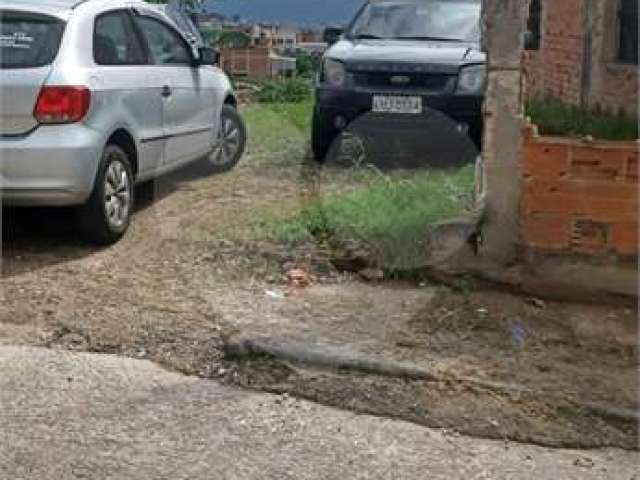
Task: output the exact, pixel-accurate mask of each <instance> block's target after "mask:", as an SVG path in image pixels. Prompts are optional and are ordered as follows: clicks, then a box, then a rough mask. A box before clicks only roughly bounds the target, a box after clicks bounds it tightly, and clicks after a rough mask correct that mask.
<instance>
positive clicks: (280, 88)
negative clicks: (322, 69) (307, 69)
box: [255, 78, 311, 103]
mask: <svg viewBox="0 0 640 480" xmlns="http://www.w3.org/2000/svg"><path fill="white" fill-rule="evenodd" d="M259 87H260V88H259V90H258V92H257V93H256V96H255V99H256V101H258V102H260V103H298V102H304V101H305V100H308V99H309V98H310V97H311V82H310V81H309V80H306V79H303V78H290V79H285V80H265V81H263V82H261V83H260V85H259Z"/></svg>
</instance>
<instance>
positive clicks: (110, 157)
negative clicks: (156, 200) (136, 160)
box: [78, 145, 134, 245]
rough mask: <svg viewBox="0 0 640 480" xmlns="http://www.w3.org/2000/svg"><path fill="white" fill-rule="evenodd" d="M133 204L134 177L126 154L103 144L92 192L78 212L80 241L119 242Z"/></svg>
mask: <svg viewBox="0 0 640 480" xmlns="http://www.w3.org/2000/svg"><path fill="white" fill-rule="evenodd" d="M133 205H134V177H133V172H132V169H131V161H130V159H129V156H128V155H127V153H126V152H125V151H124V150H123V149H122V148H120V147H119V146H117V145H107V147H106V148H105V149H104V152H103V154H102V159H101V161H100V166H99V167H98V173H97V175H96V180H95V184H94V187H93V192H92V193H91V196H90V197H89V200H87V202H86V203H85V204H84V205H82V206H81V207H80V208H79V209H78V226H79V228H80V231H81V232H82V234H83V236H84V238H85V239H86V240H87V241H89V242H90V243H93V244H97V245H111V244H114V243H116V242H117V241H119V240H120V239H121V238H122V237H123V236H124V234H125V233H126V231H127V230H128V228H129V224H130V222H131V215H132V212H133Z"/></svg>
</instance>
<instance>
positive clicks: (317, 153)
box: [311, 107, 338, 163]
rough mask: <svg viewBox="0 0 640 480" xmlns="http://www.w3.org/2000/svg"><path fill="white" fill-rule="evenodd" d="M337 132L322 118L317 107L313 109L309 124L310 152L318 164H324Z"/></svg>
mask: <svg viewBox="0 0 640 480" xmlns="http://www.w3.org/2000/svg"><path fill="white" fill-rule="evenodd" d="M337 136H338V132H337V131H336V130H335V129H334V128H333V127H332V126H331V125H329V124H328V122H327V121H326V120H325V119H324V118H323V117H322V114H321V113H320V110H319V109H318V107H316V108H314V109H313V119H312V123H311V151H312V153H313V158H314V160H315V161H316V162H318V163H324V162H325V160H326V158H327V155H328V154H329V152H330V150H331V147H332V145H333V142H334V140H335V139H336V137H337Z"/></svg>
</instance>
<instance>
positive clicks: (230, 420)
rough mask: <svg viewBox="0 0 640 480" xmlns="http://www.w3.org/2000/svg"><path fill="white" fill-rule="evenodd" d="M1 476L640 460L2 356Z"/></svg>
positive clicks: (63, 355) (595, 468)
mask: <svg viewBox="0 0 640 480" xmlns="http://www.w3.org/2000/svg"><path fill="white" fill-rule="evenodd" d="M0 412H1V414H0V478H2V479H5V478H6V479H11V480H21V479H25V480H27V479H28V480H31V479H34V480H35V479H37V480H67V479H81V478H82V479H91V480H100V479H113V480H137V479H140V480H152V479H153V480H155V479H167V480H169V479H170V480H181V479H185V480H186V479H189V480H199V479H203V480H204V479H207V480H218V479H260V480H263V479H278V480H280V479H296V480H302V479H402V480H411V479H421V480H422V479H425V478H429V479H465V480H467V479H529V478H530V479H546V478H562V479H581V480H582V479H624V480H631V479H632V478H636V477H634V475H635V474H636V472H637V467H638V460H639V457H638V454H637V453H635V452H624V451H618V450H603V451H588V452H580V451H567V450H563V451H559V450H551V449H544V448H539V447H534V446H528V445H515V444H509V445H506V444H504V443H503V442H493V441H487V440H480V439H473V438H465V437H460V436H456V435H453V434H451V433H448V432H446V431H440V430H430V429H426V428H422V427H419V426H416V425H413V424H409V423H404V422H399V421H393V420H387V419H381V418H377V417H369V416H358V415H354V414H352V413H349V412H344V411H340V410H335V409H332V408H328V407H323V406H319V405H315V404H312V403H308V402H303V401H297V400H295V399H292V398H288V397H279V396H272V395H267V394H259V393H251V392H247V391H244V390H240V389H235V388H230V387H226V386H222V385H220V384H218V383H215V382H211V381H204V380H198V379H194V378H187V377H183V376H180V375H176V374H173V373H168V372H166V371H164V370H162V369H160V368H159V367H157V366H155V365H154V364H151V363H149V362H146V361H135V360H129V359H123V358H118V357H111V356H98V355H85V354H75V353H67V352H54V351H49V350H43V349H27V348H13V347H11V348H0Z"/></svg>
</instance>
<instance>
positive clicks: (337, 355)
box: [225, 337, 440, 381]
mask: <svg viewBox="0 0 640 480" xmlns="http://www.w3.org/2000/svg"><path fill="white" fill-rule="evenodd" d="M225 353H226V355H227V357H228V358H230V359H243V358H244V359H247V358H251V357H259V356H269V357H275V358H278V359H281V360H288V361H291V362H298V363H303V364H308V365H315V366H319V367H326V368H332V369H336V370H341V369H348V370H352V371H356V372H362V373H371V374H375V375H381V376H386V377H397V378H406V379H411V380H427V381H435V380H440V378H439V377H438V376H437V375H435V374H434V373H433V372H431V371H430V370H428V369H424V368H421V367H418V366H416V365H412V364H408V363H401V362H394V361H389V360H378V359H373V358H371V357H368V356H364V355H362V354H358V353H356V352H351V351H348V350H344V349H339V348H335V347H330V346H324V345H312V344H308V343H299V342H293V341H278V340H275V339H271V338H264V337H263V338H242V337H231V338H229V339H227V340H226V341H225Z"/></svg>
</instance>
